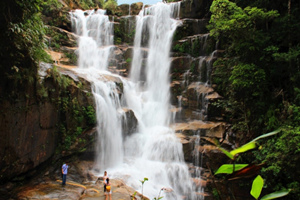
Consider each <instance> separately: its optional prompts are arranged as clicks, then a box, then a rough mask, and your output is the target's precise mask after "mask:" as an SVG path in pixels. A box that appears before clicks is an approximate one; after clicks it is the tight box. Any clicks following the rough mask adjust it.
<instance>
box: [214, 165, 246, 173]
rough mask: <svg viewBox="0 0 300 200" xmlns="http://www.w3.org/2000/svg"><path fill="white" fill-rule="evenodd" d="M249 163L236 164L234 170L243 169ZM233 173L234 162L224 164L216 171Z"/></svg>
mask: <svg viewBox="0 0 300 200" xmlns="http://www.w3.org/2000/svg"><path fill="white" fill-rule="evenodd" d="M247 166H248V164H235V165H234V171H238V170H240V169H243V168H244V167H247ZM231 173H233V164H224V165H222V166H221V167H219V169H218V170H217V171H216V173H215V175H216V174H231Z"/></svg>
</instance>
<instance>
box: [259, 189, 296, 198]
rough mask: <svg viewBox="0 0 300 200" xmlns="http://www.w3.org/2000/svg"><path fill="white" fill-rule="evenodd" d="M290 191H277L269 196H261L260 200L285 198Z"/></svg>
mask: <svg viewBox="0 0 300 200" xmlns="http://www.w3.org/2000/svg"><path fill="white" fill-rule="evenodd" d="M290 191H291V190H290V189H289V190H286V189H285V190H280V191H277V192H273V193H271V194H267V195H265V196H263V197H262V198H261V199H260V200H270V199H276V198H279V197H283V196H286V195H288V194H289V192H290Z"/></svg>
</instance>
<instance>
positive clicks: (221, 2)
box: [208, 0, 300, 199]
mask: <svg viewBox="0 0 300 200" xmlns="http://www.w3.org/2000/svg"><path fill="white" fill-rule="evenodd" d="M299 6H300V5H299V2H298V1H293V0H289V1H272V2H271V1H260V0H256V1H251V2H246V1H240V0H236V1H229V0H215V1H213V3H212V6H211V8H210V10H211V12H212V16H211V19H210V25H209V27H208V28H209V29H210V33H211V35H213V36H214V37H215V38H216V39H217V41H218V42H219V45H220V47H221V48H222V49H225V54H224V56H223V57H221V58H219V59H218V61H217V62H215V65H214V74H213V79H214V80H213V82H214V83H215V84H217V91H218V93H219V94H221V95H222V96H224V97H225V98H224V99H223V100H222V101H219V103H218V105H219V106H221V107H223V109H224V110H225V111H226V116H227V121H228V122H230V123H232V124H233V126H232V129H233V131H234V132H235V133H236V135H237V137H238V139H239V140H240V141H243V143H244V142H245V141H246V140H249V139H251V138H254V137H256V136H259V135H260V134H261V133H264V132H268V131H272V130H274V129H277V128H279V127H281V128H282V132H281V133H280V134H279V135H278V136H275V137H274V138H272V139H269V140H266V141H264V143H262V145H263V147H264V148H263V149H262V150H261V151H259V152H258V153H256V154H252V158H253V159H254V160H255V161H254V162H257V163H258V162H266V163H267V164H268V166H267V167H266V168H265V169H263V170H262V173H263V176H264V177H265V178H266V179H267V180H268V181H267V184H269V185H268V186H269V187H268V188H269V189H270V190H273V189H274V190H278V189H281V188H292V189H293V191H292V194H291V195H289V197H288V198H289V199H299V197H300V196H299V193H300V192H299V188H300V187H299V183H300V180H299V174H300V173H299V172H300V171H299V167H298V166H297V165H296V163H299V159H300V158H299V151H300V145H299V144H300V132H299V108H300V104H299V102H300V101H299V95H300V92H299V91H300V90H299V88H300V84H299V83H300V82H299V81H298V80H299V78H300V69H299V64H300V62H299V58H300V48H299V42H300V38H299V37H298V35H297V34H296V33H298V32H299V31H300V24H299V21H300V17H299V16H300V10H299ZM249 157H250V158H251V155H248V158H244V159H249ZM279 180H280V181H279Z"/></svg>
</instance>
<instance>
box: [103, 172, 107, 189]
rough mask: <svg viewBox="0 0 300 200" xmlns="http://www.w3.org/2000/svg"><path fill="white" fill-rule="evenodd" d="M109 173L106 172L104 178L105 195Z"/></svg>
mask: <svg viewBox="0 0 300 200" xmlns="http://www.w3.org/2000/svg"><path fill="white" fill-rule="evenodd" d="M107 179H108V176H107V171H104V176H103V183H104V193H105V192H106V184H107Z"/></svg>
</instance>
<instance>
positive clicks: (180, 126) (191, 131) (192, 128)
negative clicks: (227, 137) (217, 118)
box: [171, 120, 225, 138]
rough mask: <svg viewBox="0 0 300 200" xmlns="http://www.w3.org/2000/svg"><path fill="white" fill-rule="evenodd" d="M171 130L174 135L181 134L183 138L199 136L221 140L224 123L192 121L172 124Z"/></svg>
mask: <svg viewBox="0 0 300 200" xmlns="http://www.w3.org/2000/svg"><path fill="white" fill-rule="evenodd" d="M171 128H172V129H174V130H175V132H176V133H181V134H183V135H185V136H193V135H197V134H200V136H208V137H215V138H223V134H224V132H225V123H224V122H204V121H201V120H198V121H197V120H194V121H190V122H186V123H176V124H172V125H171Z"/></svg>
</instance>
